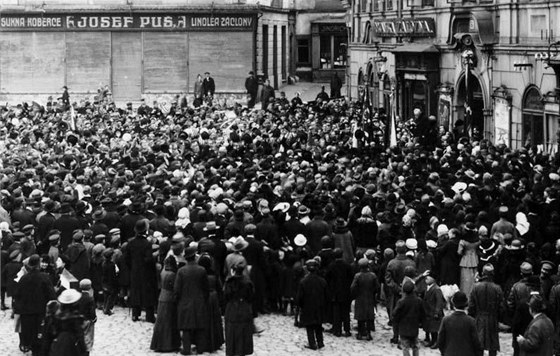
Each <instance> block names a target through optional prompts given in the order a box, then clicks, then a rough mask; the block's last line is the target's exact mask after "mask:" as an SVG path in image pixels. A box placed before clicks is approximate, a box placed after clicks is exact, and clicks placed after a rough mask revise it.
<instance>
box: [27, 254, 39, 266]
mask: <svg viewBox="0 0 560 356" xmlns="http://www.w3.org/2000/svg"><path fill="white" fill-rule="evenodd" d="M40 263H41V257H39V255H37V254H34V255H31V257H29V260H28V261H27V265H28V266H29V267H30V268H37V267H39V264H40Z"/></svg>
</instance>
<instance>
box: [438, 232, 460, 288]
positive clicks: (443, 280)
mask: <svg viewBox="0 0 560 356" xmlns="http://www.w3.org/2000/svg"><path fill="white" fill-rule="evenodd" d="M458 249H459V241H457V240H456V239H450V240H447V241H446V242H444V243H443V245H442V246H441V247H439V248H438V250H437V252H438V257H439V263H440V265H439V266H440V270H439V281H440V283H439V284H440V285H446V284H449V285H453V284H456V285H457V286H459V275H460V273H459V272H460V269H459V261H460V260H461V256H459V254H458V253H457V250H458Z"/></svg>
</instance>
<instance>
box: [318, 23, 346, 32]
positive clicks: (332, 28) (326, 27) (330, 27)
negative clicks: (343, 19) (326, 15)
mask: <svg viewBox="0 0 560 356" xmlns="http://www.w3.org/2000/svg"><path fill="white" fill-rule="evenodd" d="M341 32H342V33H345V32H346V25H345V24H319V33H341Z"/></svg>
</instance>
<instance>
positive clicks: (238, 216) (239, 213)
mask: <svg viewBox="0 0 560 356" xmlns="http://www.w3.org/2000/svg"><path fill="white" fill-rule="evenodd" d="M243 217H244V213H243V210H241V209H237V210H235V212H234V213H233V218H234V219H235V220H237V221H243Z"/></svg>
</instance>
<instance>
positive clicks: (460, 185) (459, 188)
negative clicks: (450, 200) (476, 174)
mask: <svg viewBox="0 0 560 356" xmlns="http://www.w3.org/2000/svg"><path fill="white" fill-rule="evenodd" d="M466 189H467V183H464V182H457V183H455V184H453V186H452V187H451V190H453V191H454V192H455V193H457V194H461V193H462V192H464V191H465V190H466Z"/></svg>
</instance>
